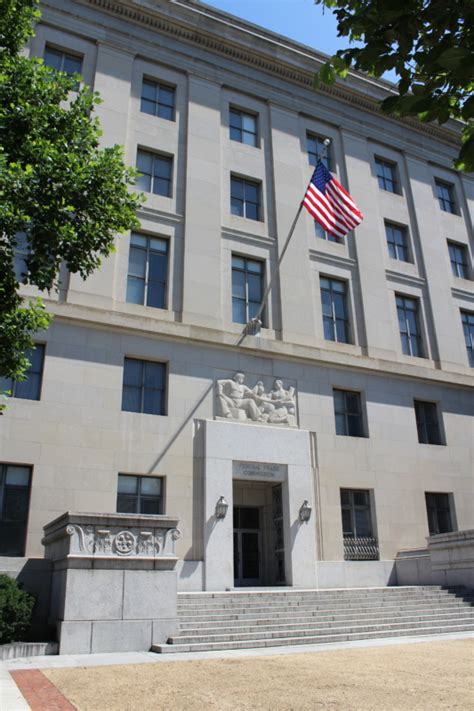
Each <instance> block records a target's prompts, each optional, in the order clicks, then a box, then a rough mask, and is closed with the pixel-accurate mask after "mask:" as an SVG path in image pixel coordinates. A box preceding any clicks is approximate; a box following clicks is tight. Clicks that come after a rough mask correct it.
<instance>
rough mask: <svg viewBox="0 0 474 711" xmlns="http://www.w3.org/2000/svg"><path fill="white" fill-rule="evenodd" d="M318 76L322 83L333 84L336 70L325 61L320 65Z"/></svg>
mask: <svg viewBox="0 0 474 711" xmlns="http://www.w3.org/2000/svg"><path fill="white" fill-rule="evenodd" d="M319 76H320V77H321V81H322V82H323V83H324V84H334V82H335V81H336V72H335V71H334V67H333V66H332V65H331V63H330V62H326V64H324V65H323V66H322V67H321V69H320V71H319Z"/></svg>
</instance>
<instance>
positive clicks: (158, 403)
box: [143, 390, 163, 415]
mask: <svg viewBox="0 0 474 711" xmlns="http://www.w3.org/2000/svg"><path fill="white" fill-rule="evenodd" d="M162 402H163V393H162V391H161V390H145V391H144V396H143V412H144V413H146V414H148V415H162V414H163V410H162Z"/></svg>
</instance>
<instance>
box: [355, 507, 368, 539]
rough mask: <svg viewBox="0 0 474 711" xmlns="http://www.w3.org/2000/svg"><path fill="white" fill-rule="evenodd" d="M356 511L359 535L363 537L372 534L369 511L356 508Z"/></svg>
mask: <svg viewBox="0 0 474 711" xmlns="http://www.w3.org/2000/svg"><path fill="white" fill-rule="evenodd" d="M354 513H355V527H356V532H357V536H358V537H362V538H363V537H367V536H371V535H372V534H371V526H370V517H369V511H368V510H362V509H359V508H356V509H355V512H354Z"/></svg>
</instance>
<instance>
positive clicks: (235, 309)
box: [232, 255, 264, 323]
mask: <svg viewBox="0 0 474 711" xmlns="http://www.w3.org/2000/svg"><path fill="white" fill-rule="evenodd" d="M263 275H264V266H263V262H260V261H257V260H256V259H247V258H246V257H239V256H237V255H232V321H233V322H234V323H248V322H249V321H250V319H252V318H254V317H255V316H256V315H257V312H258V310H259V308H260V304H261V303H262V296H263ZM261 320H262V322H264V316H263V314H262V316H261Z"/></svg>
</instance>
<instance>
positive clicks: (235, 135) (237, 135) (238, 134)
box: [230, 126, 242, 142]
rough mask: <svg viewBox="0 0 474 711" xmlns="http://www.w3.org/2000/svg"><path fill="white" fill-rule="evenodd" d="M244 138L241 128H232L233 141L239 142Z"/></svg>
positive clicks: (231, 136)
mask: <svg viewBox="0 0 474 711" xmlns="http://www.w3.org/2000/svg"><path fill="white" fill-rule="evenodd" d="M241 136H242V132H241V130H240V129H239V128H234V126H231V127H230V138H231V140H232V141H239V142H240V138H241Z"/></svg>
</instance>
